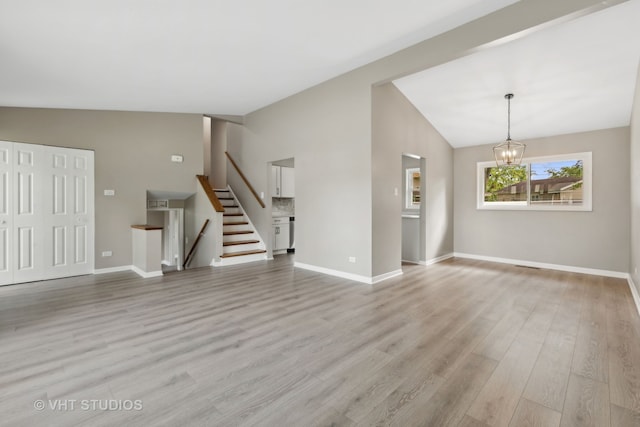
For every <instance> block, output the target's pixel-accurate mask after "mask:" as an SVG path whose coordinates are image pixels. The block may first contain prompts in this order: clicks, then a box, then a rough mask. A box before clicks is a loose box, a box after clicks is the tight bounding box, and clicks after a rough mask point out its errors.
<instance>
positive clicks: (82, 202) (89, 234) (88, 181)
mask: <svg viewBox="0 0 640 427" xmlns="http://www.w3.org/2000/svg"><path fill="white" fill-rule="evenodd" d="M70 155H71V156H72V158H73V161H72V162H70V164H72V165H73V167H72V170H71V175H72V176H73V181H72V183H73V184H72V187H71V188H70V190H69V191H70V194H71V197H70V198H71V201H70V203H71V204H70V209H69V210H70V211H71V212H73V214H72V215H71V226H72V229H73V236H70V237H71V238H73V241H74V247H73V249H72V251H71V252H70V259H72V260H73V262H72V264H71V274H73V275H76V274H89V273H91V272H93V260H94V256H95V249H94V243H93V241H94V234H95V231H94V211H93V206H94V193H93V188H94V178H93V168H94V159H93V151H86V150H73V152H71V154H70Z"/></svg>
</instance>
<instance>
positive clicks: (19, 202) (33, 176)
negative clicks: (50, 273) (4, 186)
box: [12, 143, 44, 283]
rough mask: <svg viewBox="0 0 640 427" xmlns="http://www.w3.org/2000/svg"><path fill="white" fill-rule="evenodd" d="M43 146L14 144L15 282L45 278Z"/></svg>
mask: <svg viewBox="0 0 640 427" xmlns="http://www.w3.org/2000/svg"><path fill="white" fill-rule="evenodd" d="M42 149H43V147H42V146H40V145H33V144H20V143H14V144H13V197H12V199H13V208H12V211H13V245H12V246H13V256H14V260H13V266H14V270H13V282H14V283H20V282H29V281H33V280H41V279H43V278H44V259H43V253H44V252H43V237H44V234H43V226H44V221H43V220H44V209H42V204H41V202H40V200H41V198H42V173H41V172H40V171H41V170H42V167H43V162H42V154H43V153H42V151H43V150H42Z"/></svg>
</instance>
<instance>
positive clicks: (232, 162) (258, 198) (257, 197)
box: [224, 151, 265, 208]
mask: <svg viewBox="0 0 640 427" xmlns="http://www.w3.org/2000/svg"><path fill="white" fill-rule="evenodd" d="M224 154H226V155H227V158H228V159H229V161H230V162H231V164H232V165H233V167H234V168H236V171H238V175H240V178H242V180H243V181H244V183H245V184H247V187H248V188H249V191H251V193H252V194H253V197H255V198H256V200H257V201H258V203H260V206H262V207H263V208H264V207H265V205H264V202H263V201H262V199H261V198H260V196H258V193H256V190H254V189H253V186H252V185H251V183H250V182H249V180H248V179H247V177H246V176H244V174H243V173H242V171H241V170H240V168H239V167H238V164H237V163H236V162H235V161H234V160H233V157H231V155H230V154H229V152H228V151H225V152H224Z"/></svg>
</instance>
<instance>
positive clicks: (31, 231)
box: [0, 141, 94, 285]
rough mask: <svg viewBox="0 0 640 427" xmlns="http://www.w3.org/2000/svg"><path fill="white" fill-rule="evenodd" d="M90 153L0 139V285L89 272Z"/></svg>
mask: <svg viewBox="0 0 640 427" xmlns="http://www.w3.org/2000/svg"><path fill="white" fill-rule="evenodd" d="M93 171H94V158H93V151H87V150H76V149H69V148H59V147H48V146H42V145H35V144H22V143H16V142H6V141H0V285H6V284H11V283H22V282H30V281H35V280H44V279H53V278H58V277H67V276H75V275H80V274H90V273H92V272H93V262H94V178H93Z"/></svg>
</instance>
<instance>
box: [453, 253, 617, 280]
mask: <svg viewBox="0 0 640 427" xmlns="http://www.w3.org/2000/svg"><path fill="white" fill-rule="evenodd" d="M453 256H454V257H457V258H468V259H477V260H479V261H489V262H499V263H502V264H513V265H522V266H525V267H535V268H546V269H548V270H559V271H567V272H570V273H582V274H591V275H593V276H605V277H615V278H618V279H626V278H627V277H628V276H629V275H628V273H623V272H621V271H611V270H598V269H595V268H584V267H574V266H571V265H560V264H547V263H544V262H535V261H525V260H520V259H510V258H498V257H492V256H484V255H473V254H465V253H460V252H454V253H453Z"/></svg>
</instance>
